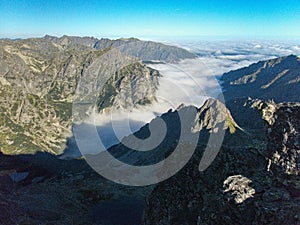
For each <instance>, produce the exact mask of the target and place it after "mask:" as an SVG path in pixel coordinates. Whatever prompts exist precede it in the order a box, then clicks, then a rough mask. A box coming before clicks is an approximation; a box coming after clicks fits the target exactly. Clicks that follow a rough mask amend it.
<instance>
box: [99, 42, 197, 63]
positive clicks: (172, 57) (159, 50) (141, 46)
mask: <svg viewBox="0 0 300 225" xmlns="http://www.w3.org/2000/svg"><path fill="white" fill-rule="evenodd" d="M94 47H95V48H96V49H104V48H107V47H117V48H119V49H120V50H121V51H122V52H124V53H126V54H128V55H132V56H135V57H137V58H140V59H142V60H143V61H152V60H159V61H163V62H167V63H175V62H178V61H179V60H182V59H193V58H196V56H195V55H194V54H192V53H190V52H189V51H187V50H185V49H182V48H178V47H175V46H168V45H165V44H161V43H156V42H152V41H141V40H139V39H136V38H121V39H117V40H109V39H100V40H99V41H97V42H96V43H95V46H94Z"/></svg>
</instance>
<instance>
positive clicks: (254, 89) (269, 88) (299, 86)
mask: <svg viewBox="0 0 300 225" xmlns="http://www.w3.org/2000/svg"><path fill="white" fill-rule="evenodd" d="M299 71H300V59H299V58H298V57H297V56H294V55H290V56H286V57H280V58H276V59H271V60H267V61H261V62H258V63H255V64H252V65H250V66H249V67H245V68H242V69H238V70H235V71H230V72H228V73H225V74H224V75H223V76H222V77H221V81H222V82H223V83H222V86H223V89H224V96H225V99H226V100H227V101H229V100H232V99H235V98H240V97H251V98H259V99H262V100H268V99H273V100H274V101H275V102H291V101H292V102H298V101H300V95H299V93H300V73H299Z"/></svg>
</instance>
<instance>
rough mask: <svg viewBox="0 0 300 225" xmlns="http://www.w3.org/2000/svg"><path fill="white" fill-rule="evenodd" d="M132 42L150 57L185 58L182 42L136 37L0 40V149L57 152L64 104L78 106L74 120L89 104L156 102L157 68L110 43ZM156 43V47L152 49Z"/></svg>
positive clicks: (67, 130) (66, 125)
mask: <svg viewBox="0 0 300 225" xmlns="http://www.w3.org/2000/svg"><path fill="white" fill-rule="evenodd" d="M135 41H136V42H138V43H139V44H135V45H134V46H135V50H138V48H139V47H138V46H140V47H143V51H147V52H148V53H149V54H150V53H151V54H150V55H148V56H149V57H150V56H151V57H152V56H153V57H154V58H151V59H153V60H160V59H161V60H164V61H174V60H175V61H176V60H179V59H183V58H185V57H191V55H189V54H188V53H187V51H185V50H183V49H179V48H176V47H171V46H166V45H162V44H159V43H154V42H151V43H150V42H146V44H144V42H143V41H140V40H136V39H134V40H132V39H130V41H128V40H121V39H120V40H117V41H114V40H108V39H105V41H104V40H103V39H101V40H99V39H96V38H91V37H83V38H81V37H70V36H62V37H60V38H57V37H52V36H45V37H44V38H30V39H18V40H9V39H1V40H0V68H1V72H0V102H1V106H0V119H1V121H2V123H1V125H0V146H1V147H0V151H2V152H4V153H5V154H20V153H34V152H36V151H48V152H51V153H53V154H60V153H61V152H62V151H63V149H64V146H65V142H66V138H67V137H68V136H70V135H71V126H72V119H74V118H72V108H73V112H74V111H75V112H80V113H81V114H80V113H79V114H80V115H78V116H77V117H76V121H77V122H78V120H79V121H80V120H83V119H84V117H86V113H87V112H90V111H91V110H92V108H93V107H94V108H97V109H98V111H101V112H103V111H111V110H118V109H128V110H130V109H132V108H134V107H142V106H143V105H145V104H150V103H152V102H153V101H156V97H155V93H156V90H157V88H158V85H159V82H158V79H159V77H160V74H159V73H158V71H156V70H153V69H151V68H149V67H147V66H146V65H145V64H143V63H142V61H141V59H137V58H136V56H135V55H134V56H130V55H128V53H126V52H124V53H122V52H121V51H120V50H119V49H118V48H116V47H115V45H116V43H118V44H117V46H121V45H122V43H123V44H124V45H127V44H128V42H130V45H131V44H134V43H135ZM104 42H105V43H106V44H105V46H104V45H100V43H104ZM108 43H111V44H108ZM96 45H97V46H96ZM130 45H129V46H128V45H127V47H126V49H130ZM102 47H103V48H102ZM150 48H151V49H150ZM160 50H162V52H164V54H162V55H159V54H158V53H157V52H155V51H160ZM168 51H170V52H169V55H167V54H166V52H168ZM181 53H182V55H181ZM125 54H126V55H125ZM139 54H140V53H139ZM175 55H176V56H175ZM95 81H96V82H95ZM74 102H75V106H74V105H73V103H74ZM74 107H75V108H74ZM80 107H82V108H80ZM77 109H78V110H77ZM76 110H77V111H76Z"/></svg>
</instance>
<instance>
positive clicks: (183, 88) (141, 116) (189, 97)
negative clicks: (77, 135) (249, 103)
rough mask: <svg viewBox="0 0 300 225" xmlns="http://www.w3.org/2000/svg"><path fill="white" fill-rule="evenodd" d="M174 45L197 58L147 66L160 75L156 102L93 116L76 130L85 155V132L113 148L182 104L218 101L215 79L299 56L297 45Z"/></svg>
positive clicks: (90, 143) (90, 145)
mask: <svg viewBox="0 0 300 225" xmlns="http://www.w3.org/2000/svg"><path fill="white" fill-rule="evenodd" d="M176 45H177V46H178V45H179V46H181V47H184V48H186V49H189V50H190V51H192V52H193V53H195V54H196V55H198V58H196V59H188V60H182V61H181V62H179V63H177V64H149V65H148V66H149V67H152V68H154V69H157V70H159V71H160V73H161V74H162V77H161V78H160V79H159V88H158V90H157V94H156V97H157V102H154V103H153V104H152V105H148V106H144V107H141V108H139V109H135V110H133V111H131V112H126V111H124V112H120V111H119V112H115V113H111V114H93V115H92V116H91V117H90V118H89V119H88V120H87V121H85V123H84V124H83V125H81V126H78V127H76V129H78V131H79V132H83V133H84V134H85V135H84V138H87V141H86V142H85V143H86V147H85V150H84V153H85V154H86V153H96V152H95V151H94V150H93V149H94V148H95V146H94V144H93V141H90V140H89V139H88V137H89V130H88V129H95V127H96V129H97V130H98V133H99V136H100V138H101V141H102V143H103V145H104V147H109V146H112V145H114V144H117V143H118V142H119V141H121V140H122V138H123V137H125V136H127V135H129V134H131V133H133V132H135V131H137V130H138V129H140V127H141V126H143V125H144V124H145V123H148V122H150V121H151V120H152V119H153V118H155V117H156V116H157V115H160V114H162V113H164V112H167V111H168V110H169V109H173V110H174V109H176V108H177V107H178V106H179V105H181V104H182V103H183V104H185V105H195V106H197V107H200V106H201V105H202V104H203V103H204V101H205V100H206V99H207V98H209V97H217V96H218V95H219V94H220V93H221V88H220V86H219V83H218V80H217V79H216V77H219V76H221V75H222V74H223V73H225V72H228V71H230V70H236V69H239V68H241V67H245V66H249V65H250V64H252V63H255V62H258V61H260V60H267V59H270V58H275V57H278V56H284V55H289V54H295V55H300V47H299V44H298V43H297V42H296V41H285V42H281V41H263V40H261V41H257V40H255V41H237V40H235V41H185V42H183V41H181V42H180V41H179V42H177V43H176ZM87 124H88V125H87ZM91 127H92V128H91ZM104 149H105V148H103V149H102V150H104Z"/></svg>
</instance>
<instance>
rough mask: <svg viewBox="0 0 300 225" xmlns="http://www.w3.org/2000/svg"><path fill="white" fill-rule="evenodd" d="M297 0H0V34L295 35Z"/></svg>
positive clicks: (298, 19)
mask: <svg viewBox="0 0 300 225" xmlns="http://www.w3.org/2000/svg"><path fill="white" fill-rule="evenodd" d="M299 24H300V1H299V0H257V1H256V0H252V1H250V0H247V1H245V0H226V1H225V0H223V1H216V0H208V1H202V0H197V1H196V0H195V1H191V0H172V1H163V0H152V1H138V0H133V1H129V0H128V1H123V0H105V1H103V0H95V1H94V0H80V1H67V0H65V1H64V0H48V1H39V0H26V1H23V0H19V1H13V0H10V1H9V0H1V1H0V37H1V38H5V37H8V38H19V37H21V38H22V37H23V38H24V37H38V36H44V35H45V34H50V35H55V36H61V35H63V34H67V35H78V36H95V37H133V36H134V37H140V38H143V37H144V38H145V37H198V36H208V37H209V36H231V37H277V36H279V37H300V29H299V27H300V26H299Z"/></svg>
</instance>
